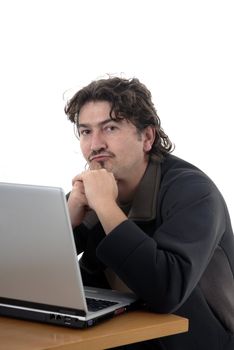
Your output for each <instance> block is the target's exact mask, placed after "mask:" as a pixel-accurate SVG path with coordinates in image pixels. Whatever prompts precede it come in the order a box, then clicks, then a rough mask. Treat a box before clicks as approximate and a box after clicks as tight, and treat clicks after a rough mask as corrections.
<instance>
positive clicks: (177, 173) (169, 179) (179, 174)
mask: <svg viewBox="0 0 234 350" xmlns="http://www.w3.org/2000/svg"><path fill="white" fill-rule="evenodd" d="M161 188H164V189H168V188H173V189H174V190H175V191H176V192H177V193H178V192H180V191H181V189H182V188H183V191H190V190H192V188H193V191H200V189H201V190H202V189H203V190H204V189H205V191H206V192H207V191H209V192H210V191H211V192H213V191H215V192H216V191H217V187H216V185H215V184H214V183H213V181H212V180H211V179H210V178H209V176H207V175H206V174H205V173H204V172H203V171H202V170H201V169H199V168H198V167H197V166H195V165H193V164H191V163H189V162H187V161H185V160H183V159H181V158H179V157H176V156H174V155H171V154H170V155H168V156H166V157H165V159H164V161H163V162H162V164H161Z"/></svg>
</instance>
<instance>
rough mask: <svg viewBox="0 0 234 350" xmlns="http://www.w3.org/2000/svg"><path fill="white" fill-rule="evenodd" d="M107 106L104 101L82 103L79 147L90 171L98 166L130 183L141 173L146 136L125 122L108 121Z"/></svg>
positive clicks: (143, 168)
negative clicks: (97, 164)
mask: <svg viewBox="0 0 234 350" xmlns="http://www.w3.org/2000/svg"><path fill="white" fill-rule="evenodd" d="M110 110H111V106H110V104H109V103H108V102H106V101H96V102H94V101H91V102H88V103H86V104H85V105H84V106H83V107H82V108H81V110H80V114H79V125H78V129H79V134H80V147H81V151H82V153H83V156H84V158H85V159H86V161H87V162H88V164H89V166H90V168H91V169H92V168H95V164H96V163H99V164H100V165H101V167H104V168H105V169H107V170H109V171H112V172H113V174H114V176H115V178H116V180H118V181H127V182H128V181H129V180H130V181H134V179H135V178H136V176H139V172H140V173H142V172H144V170H145V168H146V165H147V161H148V156H147V154H146V152H147V150H148V145H149V142H151V141H149V140H148V136H147V135H146V134H147V133H146V132H145V131H143V132H142V133H141V134H140V133H139V132H138V131H137V129H136V127H135V126H134V125H133V124H132V123H131V122H128V121H127V120H126V119H123V120H120V121H114V120H112V119H111V118H110Z"/></svg>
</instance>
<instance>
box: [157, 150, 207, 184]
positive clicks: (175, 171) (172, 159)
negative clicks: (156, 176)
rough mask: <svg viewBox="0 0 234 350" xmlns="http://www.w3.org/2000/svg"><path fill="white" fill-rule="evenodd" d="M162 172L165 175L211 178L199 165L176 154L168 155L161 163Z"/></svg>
mask: <svg viewBox="0 0 234 350" xmlns="http://www.w3.org/2000/svg"><path fill="white" fill-rule="evenodd" d="M161 174H162V178H164V177H169V178H170V177H178V176H179V177H181V176H182V177H184V176H194V177H198V178H204V179H207V180H210V179H209V177H208V176H207V175H206V174H205V173H204V172H203V171H202V170H201V169H199V168H198V167H197V166H195V165H193V164H192V163H189V162H188V161H186V160H184V159H181V158H179V157H177V156H175V155H172V154H169V155H167V156H166V157H165V158H164V160H163V162H162V163H161Z"/></svg>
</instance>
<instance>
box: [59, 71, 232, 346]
mask: <svg viewBox="0 0 234 350" xmlns="http://www.w3.org/2000/svg"><path fill="white" fill-rule="evenodd" d="M65 112H66V114H67V115H68V117H69V119H70V120H71V121H72V122H73V123H74V124H75V126H76V127H77V131H78V134H79V138H80V147H81V151H82V153H83V155H84V158H85V159H86V161H87V163H88V165H89V169H88V170H86V171H84V172H82V173H81V174H79V175H77V176H76V177H75V178H74V179H73V188H72V191H71V193H70V195H69V198H68V207H69V212H70V217H71V222H72V225H73V229H74V237H75V242H76V246H77V252H78V253H81V252H84V253H83V256H82V259H81V261H80V265H81V270H82V276H83V280H84V283H85V284H86V285H92V286H99V287H106V288H114V289H119V290H131V291H133V292H134V293H135V294H136V295H137V296H138V297H139V299H141V300H142V303H143V304H144V307H145V308H147V309H149V310H152V311H154V312H158V313H172V312H173V313H175V314H178V315H182V316H185V317H187V318H188V319H189V323H190V329H189V332H188V333H184V334H181V335H175V336H171V337H165V338H161V339H155V340H152V341H147V342H142V343H138V344H133V345H131V346H130V345H129V346H126V347H124V348H126V349H169V350H192V349H194V350H195V349H196V350H207V349H212V350H216V349H225V350H233V349H234V279H233V275H234V237H233V232H232V228H231V222H230V219H229V215H228V210H227V207H226V204H225V202H224V199H223V198H222V196H221V194H220V192H219V191H218V189H217V188H216V186H215V184H214V183H213V182H212V181H211V180H210V179H209V178H208V177H207V176H206V175H205V174H204V173H203V172H202V171H201V170H199V169H198V168H196V167H195V166H193V165H191V164H189V163H187V162H185V161H183V160H181V159H179V158H177V157H175V156H173V155H171V154H170V153H171V151H172V144H171V142H170V140H169V138H168V136H167V135H166V134H165V133H164V131H163V130H162V128H161V125H160V119H159V117H158V115H157V112H156V110H155V108H154V105H153V103H152V101H151V94H150V92H149V91H148V89H147V88H146V87H145V86H144V85H143V84H142V83H140V82H139V80H137V79H130V80H127V79H122V78H117V77H115V78H109V79H101V80H98V81H94V82H92V83H90V84H89V85H88V86H86V87H85V88H83V89H81V90H80V91H78V92H77V93H76V94H75V95H74V97H73V98H72V99H71V100H70V101H68V103H67V105H66V107H65Z"/></svg>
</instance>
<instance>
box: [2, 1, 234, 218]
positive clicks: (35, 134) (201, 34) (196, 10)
mask: <svg viewBox="0 0 234 350" xmlns="http://www.w3.org/2000/svg"><path fill="white" fill-rule="evenodd" d="M233 6H234V3H233V1H232V0H230V1H228V0H217V1H216V0H213V1H209V0H196V1H195V0H194V1H192V0H191V1H189V0H177V1H174V0H171V1H169V0H161V1H157V0H152V1H150V0H148V1H147V0H145V1H144V2H143V1H137V0H132V1H131V0H118V1H113V0H98V1H96V0H93V1H92V0H85V1H79V0H76V1H75V0H20V1H18V0H5V1H0V43H1V52H0V98H1V100H0V181H7V182H23V183H35V184H43V185H54V186H60V187H63V188H64V190H65V191H68V190H69V189H70V183H71V179H72V177H73V176H74V175H76V173H78V172H80V171H81V170H83V167H84V161H83V159H82V156H81V154H80V151H79V143H78V141H77V140H76V138H75V136H74V134H73V127H72V124H71V123H70V122H68V121H67V118H66V116H65V114H64V112H63V109H64V105H65V101H64V93H65V92H67V93H66V94H65V95H66V96H71V94H72V92H75V91H76V89H78V88H80V87H82V86H84V85H86V84H87V83H89V82H90V81H91V80H93V79H96V78H97V77H100V76H103V75H105V74H106V73H110V74H123V75H124V76H125V77H127V78H128V77H133V76H135V77H138V78H139V79H140V80H141V81H142V82H143V83H145V84H146V85H147V86H148V88H149V89H150V90H151V92H152V95H153V100H154V102H155V105H156V108H157V110H158V114H159V116H160V118H161V120H162V126H163V128H164V129H165V131H166V132H167V134H168V135H169V136H170V138H171V140H172V141H173V142H174V143H175V145H176V150H175V152H174V153H175V154H176V155H178V156H180V157H182V158H185V159H186V160H188V161H190V162H192V163H194V164H196V165H197V166H199V167H200V168H202V169H203V170H204V171H205V172H206V173H207V174H208V175H209V176H210V177H211V178H212V179H213V180H214V181H215V182H216V184H217V185H218V187H219V188H220V190H221V191H222V193H223V195H224V197H225V198H226V201H227V204H228V206H229V209H230V212H231V216H232V218H233V217H234V185H233V178H234V168H233V165H232V162H233V161H232V158H233V142H232V137H233V127H232V125H233V124H232V119H233V116H234V99H233V94H234V68H233V66H234V64H233V62H234V52H233V45H234V38H233V36H234V21H233V18H234V10H233Z"/></svg>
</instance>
